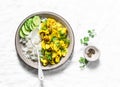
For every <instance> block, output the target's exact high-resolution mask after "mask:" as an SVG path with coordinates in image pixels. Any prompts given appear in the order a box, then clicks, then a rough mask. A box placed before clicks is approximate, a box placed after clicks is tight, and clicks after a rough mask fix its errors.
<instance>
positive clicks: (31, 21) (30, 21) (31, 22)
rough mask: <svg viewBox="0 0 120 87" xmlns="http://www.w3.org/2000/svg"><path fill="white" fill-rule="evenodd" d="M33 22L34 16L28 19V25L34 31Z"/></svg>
mask: <svg viewBox="0 0 120 87" xmlns="http://www.w3.org/2000/svg"><path fill="white" fill-rule="evenodd" d="M32 24H33V20H32V18H30V19H29V20H28V21H27V26H28V27H29V29H30V30H31V31H32V30H33V29H32V27H31V25H32Z"/></svg>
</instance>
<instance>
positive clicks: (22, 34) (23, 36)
mask: <svg viewBox="0 0 120 87" xmlns="http://www.w3.org/2000/svg"><path fill="white" fill-rule="evenodd" d="M19 35H20V37H21V38H25V34H24V33H23V32H22V29H20V31H19Z"/></svg>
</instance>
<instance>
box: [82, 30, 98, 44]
mask: <svg viewBox="0 0 120 87" xmlns="http://www.w3.org/2000/svg"><path fill="white" fill-rule="evenodd" d="M95 35H96V34H95V30H88V36H85V37H84V38H82V39H80V42H81V44H84V45H88V42H89V40H90V38H94V36H95Z"/></svg>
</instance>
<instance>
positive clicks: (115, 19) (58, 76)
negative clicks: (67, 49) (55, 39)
mask: <svg viewBox="0 0 120 87" xmlns="http://www.w3.org/2000/svg"><path fill="white" fill-rule="evenodd" d="M39 11H52V12H55V13H57V14H59V15H61V16H63V17H64V18H65V19H66V20H67V21H68V22H69V23H70V25H71V27H72V28H73V31H74V34H75V50H74V55H73V59H72V61H71V63H70V65H69V66H68V67H67V68H66V69H65V70H63V71H61V72H58V73H53V74H47V75H46V76H45V80H44V84H43V87H73V86H74V87H83V86H84V87H120V75H119V74H120V68H119V66H120V63H119V60H120V51H119V49H120V39H119V36H120V32H119V31H120V0H0V87H40V85H39V81H38V78H37V74H34V73H35V71H34V70H31V69H28V68H27V66H25V65H24V64H22V62H20V60H19V59H18V57H17V55H16V51H15V44H14V40H15V32H16V30H17V27H18V25H19V24H20V22H21V21H22V20H23V19H24V18H25V17H27V16H28V15H30V14H32V13H34V12H39ZM92 28H94V29H95V30H96V32H97V35H98V36H96V38H95V39H93V40H92V41H91V44H93V45H96V46H97V47H98V48H99V49H100V51H101V57H100V60H99V61H97V62H95V63H93V64H91V65H90V66H89V67H87V68H86V69H85V70H81V69H80V64H79V62H78V60H79V57H80V56H83V55H82V51H81V49H82V46H81V44H80V38H82V37H83V36H84V35H86V31H87V30H88V29H92Z"/></svg>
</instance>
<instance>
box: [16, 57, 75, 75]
mask: <svg viewBox="0 0 120 87" xmlns="http://www.w3.org/2000/svg"><path fill="white" fill-rule="evenodd" d="M17 56H18V55H17ZM72 57H73V55H71V57H70V58H69V60H67V62H66V63H65V64H63V65H62V66H60V67H58V68H56V69H53V70H48V71H44V75H45V76H47V75H55V74H58V73H59V74H60V73H61V72H62V71H63V70H64V69H65V68H67V67H69V64H70V62H71V59H72ZM18 59H19V62H20V64H21V66H22V67H23V69H24V70H25V71H27V72H29V73H31V74H32V75H34V76H36V77H37V76H38V70H37V69H35V68H32V67H30V66H28V65H27V64H26V63H25V62H24V61H23V60H22V59H21V58H20V57H19V56H18Z"/></svg>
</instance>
